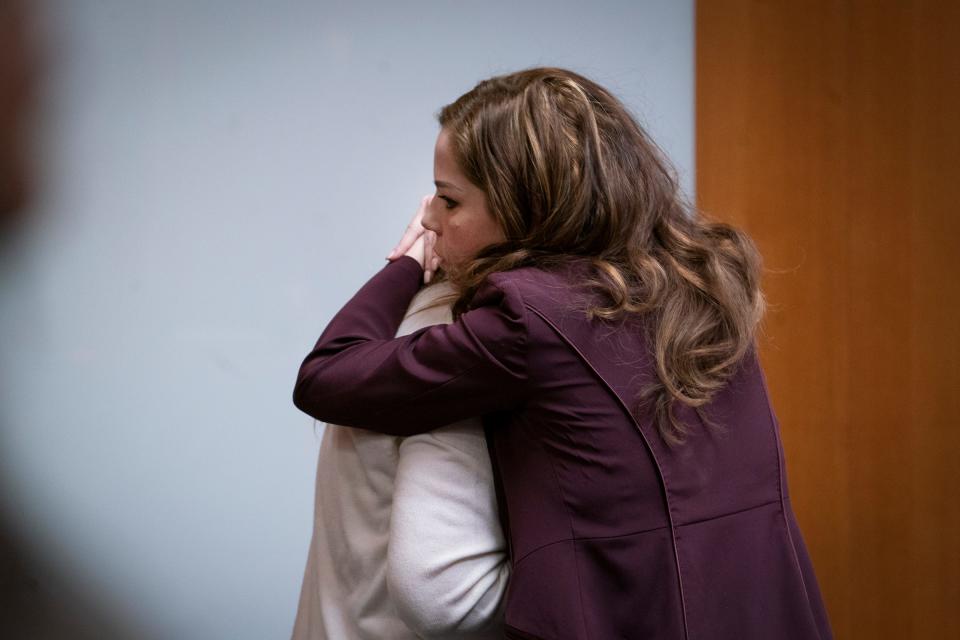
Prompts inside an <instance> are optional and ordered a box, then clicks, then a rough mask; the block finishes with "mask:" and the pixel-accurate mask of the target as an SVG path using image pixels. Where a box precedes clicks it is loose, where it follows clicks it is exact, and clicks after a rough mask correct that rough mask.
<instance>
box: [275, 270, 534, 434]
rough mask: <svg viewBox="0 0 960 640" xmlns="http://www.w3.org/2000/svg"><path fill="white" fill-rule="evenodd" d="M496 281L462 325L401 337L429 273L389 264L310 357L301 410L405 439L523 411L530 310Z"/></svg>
mask: <svg viewBox="0 0 960 640" xmlns="http://www.w3.org/2000/svg"><path fill="white" fill-rule="evenodd" d="M496 275H497V274H494V276H496ZM494 276H491V277H488V278H487V280H486V281H485V282H484V284H483V285H481V287H480V289H479V290H478V291H477V293H476V295H475V296H474V299H473V302H472V303H471V308H470V309H469V310H468V311H466V312H465V313H463V314H462V315H461V316H460V318H458V319H457V320H456V321H455V322H453V323H450V324H439V325H433V326H429V327H425V328H422V329H419V330H417V331H415V332H413V333H411V334H408V335H405V336H401V337H394V336H395V334H396V332H397V329H398V327H399V325H400V323H401V321H402V320H403V317H404V313H405V312H406V310H407V308H408V306H409V304H410V301H411V299H412V298H413V296H414V295H416V293H417V291H418V290H419V288H420V283H421V281H422V279H423V268H422V267H421V266H420V263H419V262H417V261H416V260H415V259H414V258H412V257H409V256H403V257H400V258H398V259H396V260H394V261H393V262H390V263H388V264H387V265H385V266H384V267H383V268H382V269H381V270H380V271H379V272H377V273H376V274H374V276H373V277H372V278H371V279H370V280H368V281H367V283H366V284H365V285H364V286H363V287H361V289H360V290H359V291H358V292H357V293H356V294H355V295H354V296H353V298H351V299H350V301H349V302H347V304H346V305H344V307H343V308H342V309H341V310H340V311H339V312H337V314H336V315H335V316H334V317H333V319H332V320H331V321H330V323H329V324H328V325H327V327H326V329H324V331H323V333H322V334H321V335H320V338H319V340H318V341H317V343H316V345H315V346H314V348H313V351H311V352H310V353H309V354H308V355H307V357H306V358H305V359H304V360H303V363H302V364H301V366H300V371H299V374H298V375H297V382H296V385H295V387H294V391H293V402H294V404H295V405H296V406H297V408H299V409H300V410H302V411H304V412H305V413H307V414H309V415H311V416H313V417H314V418H316V419H317V420H321V421H323V422H332V423H335V424H339V425H344V426H350V427H360V428H364V429H370V430H373V431H378V432H380V433H386V434H390V435H398V436H408V435H413V434H416V433H423V432H426V431H430V430H432V429H435V428H437V427H440V426H443V425H447V424H450V423H453V422H456V421H458V420H461V419H464V418H467V417H471V416H479V415H482V414H484V413H490V412H494V411H502V410H509V409H512V408H515V407H516V406H518V405H519V404H522V402H523V400H524V399H525V396H526V393H527V388H528V385H527V380H528V373H527V353H526V351H527V324H526V311H525V308H524V304H523V300H522V299H521V297H520V295H519V293H518V292H517V291H516V290H515V287H514V286H513V285H512V283H510V282H509V281H505V280H502V279H498V278H495V277H494ZM497 283H500V284H499V285H498V284H497Z"/></svg>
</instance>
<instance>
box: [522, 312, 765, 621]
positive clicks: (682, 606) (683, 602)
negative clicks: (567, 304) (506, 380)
mask: <svg viewBox="0 0 960 640" xmlns="http://www.w3.org/2000/svg"><path fill="white" fill-rule="evenodd" d="M523 304H524V306H526V307H527V308H529V309H530V310H531V311H533V312H534V313H536V314H537V315H538V316H539V317H540V318H542V319H543V321H544V322H546V323H547V325H548V326H549V327H550V328H552V329H553V330H554V331H555V332H556V333H557V335H558V336H560V339H561V340H563V341H564V343H566V344H567V345H568V346H569V347H570V348H571V349H573V351H574V352H575V353H576V354H577V355H578V356H579V357H580V359H581V360H582V361H583V362H584V364H586V365H587V367H589V368H590V370H591V371H593V373H594V375H596V376H597V378H598V379H599V380H600V381H601V382H602V383H603V385H604V386H605V387H606V388H607V390H608V391H609V392H610V393H611V394H613V397H614V398H615V399H616V401H617V403H618V404H619V405H620V406H621V407H623V410H624V411H626V413H627V415H628V416H629V417H630V421H631V422H633V424H634V426H636V428H637V432H638V433H639V434H640V437H641V438H642V439H643V444H644V446H646V448H647V451H648V452H649V453H650V457H651V458H652V459H653V463H654V466H655V467H656V469H657V477H658V478H659V479H660V484H661V486H662V487H663V499H664V501H665V502H666V503H667V519H668V520H669V523H670V540H671V542H672V543H673V561H674V565H675V566H676V568H677V587H678V588H679V590H680V613H681V615H682V617H683V637H684V639H685V640H689V638H690V631H689V629H688V627H687V602H686V600H685V598H684V594H683V572H682V571H681V569H680V554H679V552H678V548H677V530H676V527H675V526H674V523H673V507H672V505H671V504H670V492H669V491H667V485H666V481H665V480H664V479H663V470H662V469H661V468H660V460H658V459H657V454H656V452H655V451H654V450H653V447H651V446H650V442H649V441H648V440H647V436H646V434H644V433H643V429H641V428H640V424H639V423H638V422H637V419H636V418H634V416H633V414H632V413H631V412H630V409H629V408H628V407H627V405H626V403H625V402H624V401H623V399H622V398H621V397H620V395H619V394H618V393H617V392H616V391H614V390H613V387H612V386H610V383H608V382H607V381H606V379H605V378H604V377H603V376H602V375H600V372H599V371H597V370H596V368H595V367H594V366H593V363H591V362H590V360H588V359H587V357H586V356H585V355H583V352H581V351H580V349H579V348H578V347H577V345H575V344H573V341H571V340H570V339H569V338H568V337H567V336H566V334H564V333H563V331H561V330H560V328H559V327H557V325H555V324H554V323H553V322H552V321H551V320H550V318H548V317H547V316H546V314H544V313H543V312H542V311H540V310H539V309H537V308H536V307H535V306H534V305H532V304H530V303H529V302H527V301H526V300H524V301H523ZM778 464H779V463H778ZM781 499H782V497H781Z"/></svg>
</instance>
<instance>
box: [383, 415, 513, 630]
mask: <svg viewBox="0 0 960 640" xmlns="http://www.w3.org/2000/svg"><path fill="white" fill-rule="evenodd" d="M387 554H388V555H387V586H388V588H389V590H390V597H391V600H393V602H394V604H395V605H396V607H397V611H398V613H399V614H400V617H401V618H402V619H403V621H404V622H405V623H406V624H407V626H409V627H410V628H411V629H413V630H414V631H415V632H416V633H417V634H419V635H421V636H423V637H425V638H431V637H443V638H455V637H469V638H471V639H478V638H487V637H489V638H498V637H503V606H504V602H505V598H504V594H505V593H506V588H507V579H508V577H509V573H510V565H509V560H508V558H507V553H506V543H505V541H504V537H503V531H502V530H501V528H500V520H499V518H498V516H497V501H496V495H495V492H494V488H493V471H492V468H491V465H490V457H489V454H488V452H487V445H486V441H485V439H484V435H483V429H482V426H481V423H480V420H478V419H469V420H463V421H461V422H459V423H457V424H453V425H449V426H446V427H442V428H440V429H437V430H436V431H432V432H430V433H426V434H422V435H418V436H414V437H411V438H405V439H404V440H403V442H402V443H401V445H400V459H399V465H398V468H397V475H396V479H395V484H394V497H393V511H392V514H391V518H390V542H389V544H388V551H387Z"/></svg>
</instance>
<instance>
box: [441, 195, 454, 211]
mask: <svg viewBox="0 0 960 640" xmlns="http://www.w3.org/2000/svg"><path fill="white" fill-rule="evenodd" d="M437 197H438V198H440V199H441V200H443V202H444V205H445V206H446V208H447V209H453V208H454V207H455V206H457V201H456V200H452V199H450V198H448V197H447V196H437Z"/></svg>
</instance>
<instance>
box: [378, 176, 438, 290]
mask: <svg viewBox="0 0 960 640" xmlns="http://www.w3.org/2000/svg"><path fill="white" fill-rule="evenodd" d="M431 202H433V196H432V195H431V196H424V197H423V200H421V201H420V208H418V209H417V213H416V214H415V215H414V216H413V220H411V221H410V224H408V225H407V230H406V231H405V232H404V233H403V237H402V238H400V242H398V243H397V246H396V247H394V248H393V251H391V252H390V253H389V254H388V255H387V260H395V259H396V258H398V257H400V256H410V257H411V258H414V259H415V260H416V261H417V262H419V263H420V266H421V267H423V281H424V283H428V282H430V278H432V277H433V274H434V272H435V271H436V270H437V267H438V266H439V264H440V257H439V256H438V255H437V254H436V252H435V251H434V247H435V245H436V242H437V234H436V233H434V232H433V231H430V230H428V229H425V228H424V226H423V224H422V223H421V220H423V214H424V213H425V212H426V210H427V207H429V206H430V204H431Z"/></svg>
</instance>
